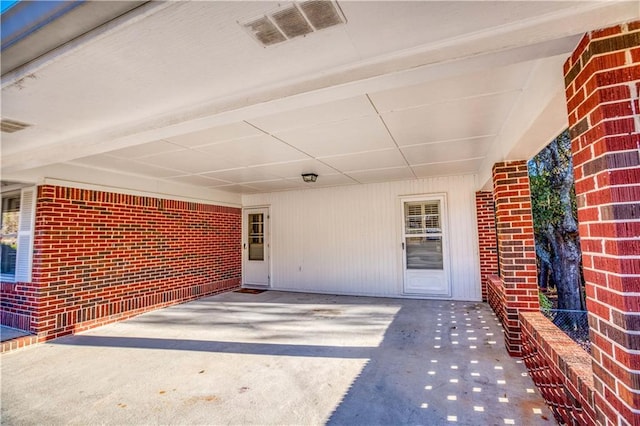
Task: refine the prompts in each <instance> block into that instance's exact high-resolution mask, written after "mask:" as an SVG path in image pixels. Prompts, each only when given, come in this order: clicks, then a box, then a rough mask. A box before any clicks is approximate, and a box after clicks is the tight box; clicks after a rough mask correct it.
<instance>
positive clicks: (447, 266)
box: [398, 192, 453, 299]
mask: <svg viewBox="0 0 640 426" xmlns="http://www.w3.org/2000/svg"><path fill="white" fill-rule="evenodd" d="M398 198H399V204H400V244H399V249H400V257H401V262H400V267H401V271H400V274H401V277H402V294H403V295H406V296H423V297H426V298H433V299H450V298H451V297H453V283H452V282H451V261H450V258H449V256H450V251H449V247H450V243H449V239H450V236H449V212H448V206H447V198H448V197H447V193H446V192H431V193H426V194H417V195H401V196H400V197H398ZM430 200H439V201H440V207H441V212H440V218H441V226H442V267H443V271H444V277H445V279H446V281H447V293H446V294H429V293H416V292H411V291H407V290H406V285H407V282H406V281H407V274H406V272H407V256H406V247H405V237H406V234H405V226H406V224H405V212H404V203H406V202H411V201H430Z"/></svg>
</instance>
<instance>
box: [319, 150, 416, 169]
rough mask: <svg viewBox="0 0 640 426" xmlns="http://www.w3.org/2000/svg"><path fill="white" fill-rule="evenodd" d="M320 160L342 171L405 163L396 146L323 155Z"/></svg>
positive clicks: (399, 165) (404, 164)
mask: <svg viewBox="0 0 640 426" xmlns="http://www.w3.org/2000/svg"><path fill="white" fill-rule="evenodd" d="M321 160H322V162H323V163H326V164H328V165H330V166H331V167H334V168H336V169H338V170H340V171H342V172H349V171H354V170H367V169H381V168H389V167H401V166H406V165H407V163H406V162H405V160H404V158H403V157H402V154H400V152H399V151H398V149H396V148H392V149H384V150H381V151H367V152H361V153H357V154H349V155H339V156H335V157H324V158H322V159H321Z"/></svg>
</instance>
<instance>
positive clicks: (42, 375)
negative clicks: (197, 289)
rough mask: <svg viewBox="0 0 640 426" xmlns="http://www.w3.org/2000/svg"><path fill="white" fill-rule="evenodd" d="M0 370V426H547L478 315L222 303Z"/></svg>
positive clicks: (432, 308)
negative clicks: (505, 425)
mask: <svg viewBox="0 0 640 426" xmlns="http://www.w3.org/2000/svg"><path fill="white" fill-rule="evenodd" d="M1 360H2V399H1V401H2V411H1V414H2V418H1V419H0V420H1V423H2V424H7V425H9V424H43V423H45V424H60V423H71V424H98V423H100V424H142V423H144V424H151V423H153V424H158V423H163V424H169V423H171V424H232V425H244V424H260V425H268V424H281V425H285V424H286V425H315V424H325V423H328V424H332V425H343V424H348V425H400V424H427V425H439V424H465V425H472V424H473V425H493V424H495V425H503V424H519V425H539V424H542V425H552V424H555V422H554V420H553V416H552V414H551V412H550V411H549V410H548V409H547V408H546V406H545V404H544V402H543V400H542V398H541V397H540V395H539V394H538V392H537V390H536V389H535V387H534V385H533V383H532V382H531V379H530V378H529V377H528V376H527V373H526V369H525V368H524V365H523V364H522V363H521V362H520V361H518V360H516V359H513V358H510V357H509V356H508V355H507V353H506V351H505V349H504V344H503V341H502V335H501V329H500V326H499V324H498V322H497V320H496V318H495V316H494V315H493V313H492V312H491V310H490V309H489V307H488V306H487V305H486V304H482V303H472V302H448V301H423V300H399V299H376V298H365V297H342V296H328V295H312V294H301V293H300V294H298V293H284V292H274V291H269V292H265V293H261V294H244V293H226V294H222V295H217V296H213V297H209V298H205V299H201V300H198V301H195V302H190V303H186V304H183V305H179V306H174V307H171V308H167V309H163V310H159V311H155V312H151V313H148V314H144V315H141V316H138V317H136V318H133V319H131V320H128V321H124V322H121V323H117V324H112V325H108V326H105V327H101V328H97V329H94V330H91V331H89V332H85V333H82V334H78V335H76V336H69V337H65V338H61V339H58V340H55V341H52V342H49V343H46V344H41V345H36V346H32V347H28V348H26V349H24V350H21V351H17V352H12V353H8V354H5V355H2V357H1Z"/></svg>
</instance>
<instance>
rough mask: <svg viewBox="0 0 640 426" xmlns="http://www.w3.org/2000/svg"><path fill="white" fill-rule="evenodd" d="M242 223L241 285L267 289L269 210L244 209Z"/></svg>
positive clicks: (268, 277)
mask: <svg viewBox="0 0 640 426" xmlns="http://www.w3.org/2000/svg"><path fill="white" fill-rule="evenodd" d="M243 222H244V235H243V240H244V241H243V244H242V248H243V250H242V251H243V265H244V268H243V269H244V270H243V284H246V285H249V286H261V287H268V286H269V279H270V276H269V275H270V271H269V209H268V208H266V207H264V208H255V209H246V210H245V211H244V220H243Z"/></svg>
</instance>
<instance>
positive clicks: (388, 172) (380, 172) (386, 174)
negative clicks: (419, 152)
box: [349, 167, 415, 183]
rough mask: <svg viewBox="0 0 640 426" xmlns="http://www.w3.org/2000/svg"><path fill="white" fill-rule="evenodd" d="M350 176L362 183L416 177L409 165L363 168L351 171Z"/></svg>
mask: <svg viewBox="0 0 640 426" xmlns="http://www.w3.org/2000/svg"><path fill="white" fill-rule="evenodd" d="M349 176H351V177H352V178H354V179H356V180H357V181H358V182H360V183H374V182H385V181H392V180H402V179H414V178H415V176H414V174H413V172H412V171H411V169H410V168H409V167H393V168H389V169H375V170H363V171H358V172H351V173H349Z"/></svg>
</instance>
